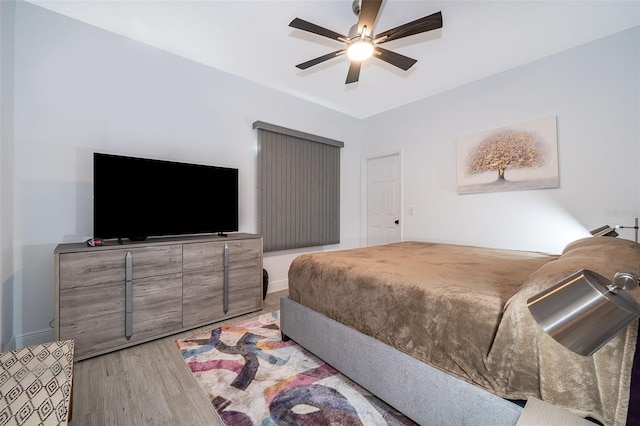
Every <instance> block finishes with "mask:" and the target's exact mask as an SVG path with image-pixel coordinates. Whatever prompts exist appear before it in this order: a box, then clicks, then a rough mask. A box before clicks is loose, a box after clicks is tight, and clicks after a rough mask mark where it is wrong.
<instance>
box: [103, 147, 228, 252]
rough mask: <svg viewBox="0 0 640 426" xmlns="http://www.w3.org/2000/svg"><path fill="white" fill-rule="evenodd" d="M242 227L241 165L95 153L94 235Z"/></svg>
mask: <svg viewBox="0 0 640 426" xmlns="http://www.w3.org/2000/svg"><path fill="white" fill-rule="evenodd" d="M237 230H238V169H232V168H225V167H214V166H205V165H199V164H188V163H179V162H173V161H161V160H152V159H147V158H135V157H126V156H119V155H111V154H101V153H94V156H93V234H94V235H93V236H94V238H102V239H109V238H129V239H131V240H142V239H145V238H146V237H151V236H162V235H185V234H203V233H223V232H234V231H237Z"/></svg>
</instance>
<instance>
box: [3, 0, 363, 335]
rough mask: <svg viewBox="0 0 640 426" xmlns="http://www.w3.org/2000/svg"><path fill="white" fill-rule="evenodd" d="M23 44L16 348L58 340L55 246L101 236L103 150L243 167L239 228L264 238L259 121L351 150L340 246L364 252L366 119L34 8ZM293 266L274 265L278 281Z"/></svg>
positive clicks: (20, 13)
mask: <svg viewBox="0 0 640 426" xmlns="http://www.w3.org/2000/svg"><path fill="white" fill-rule="evenodd" d="M15 43H16V50H15V67H16V72H15V199H16V200H15V208H14V212H15V221H14V222H15V223H14V226H15V242H14V245H13V249H14V255H15V264H16V268H15V269H16V271H15V294H14V304H15V315H14V332H15V335H16V343H17V345H18V346H20V345H21V344H26V343H30V342H31V341H37V340H40V341H42V340H44V339H45V338H47V337H52V334H51V333H52V332H51V329H50V328H49V326H48V324H49V321H51V319H52V318H53V308H54V298H53V290H54V288H53V286H54V281H53V250H54V248H55V246H56V244H58V243H61V242H71V241H82V240H84V239H86V238H88V237H90V236H91V235H92V227H93V223H92V217H93V212H92V191H93V189H92V179H93V177H92V154H93V152H94V151H102V152H111V153H119V154H125V155H137V156H144V157H151V158H160V159H168V160H177V161H186V162H196V163H204V164H213V165H220V166H229V167H236V168H238V169H239V173H240V174H239V179H240V182H239V186H240V188H239V193H240V202H239V211H240V217H239V222H240V231H241V232H255V208H256V207H255V181H254V180H255V176H254V171H255V146H256V144H255V135H254V132H253V130H252V127H251V125H252V123H253V122H254V121H256V120H261V121H265V122H269V123H273V124H277V125H280V126H285V127H290V128H293V129H296V130H300V131H303V132H308V133H314V134H318V135H321V136H325V137H328V138H332V139H337V140H341V141H344V142H345V148H344V149H343V151H342V169H341V173H342V187H341V191H342V197H341V224H342V230H341V242H342V243H341V244H340V245H339V246H335V247H332V248H337V247H354V246H356V245H357V244H358V242H359V234H358V226H359V217H360V212H359V203H358V201H357V200H358V194H359V182H358V175H357V173H358V171H357V170H355V171H354V170H352V167H350V166H349V165H351V164H357V162H358V161H359V155H360V128H359V122H358V121H357V120H356V119H354V118H351V117H348V116H346V115H343V114H340V113H337V112H335V111H331V110H329V109H326V108H323V107H319V106H317V105H314V104H311V103H309V102H306V101H303V100H300V99H297V98H294V97H291V96H288V95H285V94H282V93H280V92H277V91H275V90H271V89H268V88H266V87H264V86H260V85H257V84H254V83H251V82H248V81H246V80H242V79H239V78H237V77H234V76H231V75H229V74H226V73H222V72H219V71H217V70H213V69H211V68H207V67H205V66H203V65H200V64H197V63H194V62H191V61H189V60H186V59H183V58H180V57H177V56H175V55H171V54H168V53H166V52H163V51H160V50H158V49H155V48H151V47H148V46H146V45H143V44H140V43H138V42H134V41H132V40H129V39H126V38H124V37H121V36H118V35H115V34H113V33H109V32H106V31H103V30H100V29H97V28H96V27H93V26H90V25H87V24H84V23H81V22H78V21H74V20H72V19H69V18H66V17H64V16H62V15H57V14H55V13H53V12H50V11H47V10H45V9H42V8H39V7H37V6H34V5H32V4H28V3H23V2H19V3H18V4H17V8H16V29H15ZM211 192H212V194H214V192H215V188H211ZM291 258H292V255H291V254H290V253H288V254H284V255H279V256H278V255H276V256H268V257H267V258H265V266H266V267H267V269H268V270H269V273H270V275H271V281H272V282H274V283H275V284H278V282H282V281H283V280H285V279H286V273H287V269H288V266H289V261H290V259H291Z"/></svg>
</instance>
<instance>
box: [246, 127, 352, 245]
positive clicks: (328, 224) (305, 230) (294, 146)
mask: <svg viewBox="0 0 640 426" xmlns="http://www.w3.org/2000/svg"><path fill="white" fill-rule="evenodd" d="M253 128H254V129H257V133H258V134H257V139H258V161H257V186H258V232H259V233H260V234H261V235H262V238H263V244H264V251H265V252H268V251H277V250H287V249H293V248H301V247H313V246H320V245H326V244H336V243H339V242H340V148H342V147H343V146H344V144H343V143H342V142H340V141H335V140H332V139H327V138H323V137H320V136H315V135H310V134H308V133H303V132H298V131H295V130H291V129H286V128H283V127H280V126H276V125H273V124H269V123H264V122H260V121H256V122H255V123H253Z"/></svg>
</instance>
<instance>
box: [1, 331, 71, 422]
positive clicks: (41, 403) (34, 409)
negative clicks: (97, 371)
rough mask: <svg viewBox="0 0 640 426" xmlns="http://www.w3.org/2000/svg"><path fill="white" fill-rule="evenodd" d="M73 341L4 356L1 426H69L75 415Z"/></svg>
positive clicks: (22, 350)
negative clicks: (72, 406)
mask: <svg viewBox="0 0 640 426" xmlns="http://www.w3.org/2000/svg"><path fill="white" fill-rule="evenodd" d="M72 381H73V340H64V341H60V342H51V343H44V344H42V345H35V346H29V347H26V348H22V349H16V350H13V351H9V352H3V353H1V354H0V426H5V425H29V426H31V425H66V424H67V422H68V420H69V419H70V416H71V409H70V404H71V385H72Z"/></svg>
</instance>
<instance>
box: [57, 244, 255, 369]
mask: <svg viewBox="0 0 640 426" xmlns="http://www.w3.org/2000/svg"><path fill="white" fill-rule="evenodd" d="M54 253H55V263H54V265H55V296H56V300H55V338H56V340H66V339H73V340H75V356H76V359H77V360H80V359H84V358H89V357H92V356H96V355H100V354H103V353H106V352H110V351H113V350H117V349H122V348H125V347H127V346H131V345H135V344H138V343H142V342H146V341H149V340H152V339H157V338H159V337H163V336H167V335H170V334H174V333H178V332H181V331H184V330H188V329H191V328H196V327H199V326H202V325H206V324H210V323H213V322H216V321H220V320H223V319H226V318H229V317H233V316H237V315H242V314H246V313H249V312H253V311H257V310H260V309H262V238H261V237H260V236H259V235H253V234H229V235H228V236H227V237H219V236H194V237H175V238H154V239H150V240H148V241H142V242H129V241H127V242H123V243H122V244H118V242H116V241H110V242H107V243H106V244H105V245H103V246H99V247H88V246H87V245H86V244H84V243H73V244H60V245H58V246H57V247H56V249H55V252H54Z"/></svg>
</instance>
